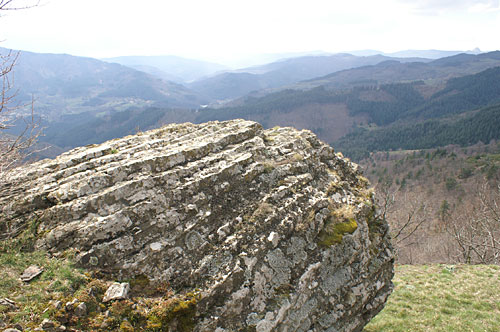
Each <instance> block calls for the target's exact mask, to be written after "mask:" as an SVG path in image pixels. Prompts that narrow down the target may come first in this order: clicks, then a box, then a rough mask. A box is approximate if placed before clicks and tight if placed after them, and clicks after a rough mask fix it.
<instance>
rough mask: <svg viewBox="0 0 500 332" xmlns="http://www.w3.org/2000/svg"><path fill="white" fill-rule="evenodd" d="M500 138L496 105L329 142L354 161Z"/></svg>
mask: <svg viewBox="0 0 500 332" xmlns="http://www.w3.org/2000/svg"><path fill="white" fill-rule="evenodd" d="M492 139H495V140H496V139H500V104H497V105H495V106H490V107H486V108H483V109H481V110H479V111H477V112H471V114H467V116H460V117H456V118H454V119H432V120H426V121H423V122H418V123H413V124H412V123H407V124H404V125H402V124H398V125H393V126H389V127H385V128H379V129H372V130H370V129H365V128H358V129H356V130H355V131H354V132H352V133H350V134H348V135H346V136H344V137H343V138H341V139H340V140H338V141H337V142H335V143H334V144H333V145H334V147H335V148H336V149H337V150H340V151H342V152H343V153H344V154H346V155H347V156H349V157H351V158H352V159H354V160H360V159H362V158H365V157H367V156H368V155H369V153H370V152H373V151H385V150H397V149H403V150H415V149H429V148H435V147H439V146H445V145H448V144H459V145H462V146H466V145H471V144H475V143H478V142H483V143H489V142H490V141H491V140H492Z"/></svg>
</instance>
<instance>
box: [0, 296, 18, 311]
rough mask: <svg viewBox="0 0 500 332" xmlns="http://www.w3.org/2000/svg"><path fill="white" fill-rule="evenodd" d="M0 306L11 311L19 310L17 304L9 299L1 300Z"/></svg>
mask: <svg viewBox="0 0 500 332" xmlns="http://www.w3.org/2000/svg"><path fill="white" fill-rule="evenodd" d="M0 305H3V306H6V307H7V308H9V310H16V309H17V305H16V302H14V301H12V300H11V299H8V298H3V299H0Z"/></svg>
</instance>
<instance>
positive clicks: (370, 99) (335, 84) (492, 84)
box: [195, 52, 500, 158]
mask: <svg viewBox="0 0 500 332" xmlns="http://www.w3.org/2000/svg"><path fill="white" fill-rule="evenodd" d="M499 66H500V52H490V53H484V54H479V55H468V54H460V55H456V56H452V57H447V58H442V59H438V60H434V61H432V62H429V63H415V62H413V63H400V62H396V61H386V62H382V63H379V64H377V65H373V66H364V67H358V68H353V69H349V70H344V71H340V72H336V73H333V74H330V75H327V76H325V77H322V78H319V79H313V80H311V81H306V82H301V83H298V84H296V85H293V86H292V87H293V89H292V88H288V89H283V90H281V91H278V92H274V93H270V94H267V95H264V96H262V97H246V98H243V99H242V100H241V101H240V102H239V103H237V104H236V105H235V106H231V107H223V108H218V109H206V110H203V111H200V112H199V113H198V114H197V116H196V119H195V121H197V122H203V121H208V120H227V119H232V118H245V119H251V120H256V121H259V122H261V123H262V124H264V126H266V127H273V126H276V125H281V126H283V125H290V126H294V127H298V128H304V129H310V130H312V131H314V132H315V133H316V134H318V135H319V137H320V138H321V139H323V140H325V141H326V142H329V143H331V144H332V145H333V146H334V147H339V148H340V150H341V151H345V152H346V153H347V154H348V155H350V156H354V157H355V158H360V157H363V156H365V155H366V154H367V153H368V152H370V151H373V149H375V150H376V149H377V146H378V147H379V148H380V149H383V147H384V146H388V145H387V144H389V142H391V144H392V145H390V148H397V147H398V144H399V146H400V147H404V146H406V144H409V143H410V142H411V141H412V140H416V138H415V136H412V137H411V139H410V138H407V139H406V140H405V138H404V135H403V133H404V130H403V131H398V130H397V129H398V128H403V127H404V126H410V127H411V128H412V129H411V130H414V131H415V130H416V129H414V128H417V127H413V126H415V125H417V124H419V123H423V122H425V121H427V122H428V121H433V122H435V121H438V122H439V123H443V121H445V122H446V121H447V122H449V123H456V121H458V120H459V118H457V116H459V117H460V116H461V114H466V113H467V112H469V111H475V110H477V109H480V108H483V107H489V106H494V105H499V104H500V97H499V96H500V90H499V89H500V84H498V82H500V68H499ZM468 73H471V74H472V75H466V74H468ZM464 75H466V76H464ZM485 112H486V111H485ZM499 112H500V107H496V108H493V109H491V110H488V111H487V112H486V113H487V116H486V115H484V116H483V115H481V116H480V117H478V118H474V119H473V120H470V121H472V122H474V123H476V124H477V122H478V121H482V122H488V121H489V122H490V123H496V122H492V120H491V119H492V117H494V116H497V117H498V118H499V119H500V113H499ZM486 113H485V114H486ZM464 116H469V115H464ZM471 116H472V115H471ZM485 119H488V120H485ZM482 122H481V123H482ZM436 123H437V122H435V123H434V125H436ZM466 123H468V122H464V124H461V123H460V124H457V125H456V126H455V127H454V126H451V127H450V128H461V129H463V128H464V126H465V124H466ZM410 127H407V129H408V130H410V129H409V128H410ZM405 128H406V127H405ZM446 128H448V127H446ZM475 128H481V126H480V125H477V126H476V127H475ZM488 128H489V127H488ZM447 130H448V131H450V130H452V129H447ZM416 131H418V130H416ZM372 133H377V135H378V136H377V137H379V139H378V140H376V141H375V142H376V143H373V144H370V145H367V143H368V142H372V140H371V137H372ZM394 133H396V134H394ZM434 134H435V132H434ZM496 134H497V132H496V131H495V132H492V134H491V135H492V136H488V137H491V138H497V139H498V138H500V136H499V137H496V136H495V135H496ZM345 135H348V136H345ZM391 135H396V136H391ZM397 135H403V136H401V137H399V136H397ZM448 135H451V134H448ZM343 136H344V138H342V137H343ZM387 137H392V138H393V139H388V140H385V139H386V138H387ZM449 137H451V136H447V138H446V139H445V138H443V139H442V140H434V141H432V144H431V143H425V144H427V145H424V143H422V146H427V147H429V146H431V147H435V144H439V142H446V144H451V143H452V142H453V139H450V138H449ZM454 137H455V138H456V139H455V142H456V144H461V142H462V140H461V139H459V137H462V136H461V134H460V133H457V135H456V136H454ZM479 137H480V135H479V132H475V134H473V135H471V137H470V139H468V142H469V141H473V140H474V139H477V140H479ZM398 142H399V143H398ZM426 142H427V141H426ZM428 142H431V140H430V138H429V140H428ZM382 143H384V144H386V145H383V144H382ZM433 144H434V146H432V145H433Z"/></svg>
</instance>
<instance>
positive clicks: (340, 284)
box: [0, 120, 393, 332]
mask: <svg viewBox="0 0 500 332" xmlns="http://www.w3.org/2000/svg"><path fill="white" fill-rule="evenodd" d="M367 186H368V183H367V181H366V179H364V178H363V177H362V176H361V174H360V173H359V172H358V171H357V167H356V165H354V164H352V163H350V162H349V161H347V160H346V159H343V158H342V157H341V156H340V155H336V154H335V153H334V151H333V149H332V148H331V147H330V146H328V145H326V144H324V143H322V142H321V141H319V140H318V139H317V138H316V136H315V135H314V134H312V133H311V132H309V131H297V130H295V129H292V128H274V129H269V130H263V129H262V127H261V126H260V125H259V124H257V123H254V122H250V121H243V120H234V121H228V122H210V123H206V124H201V125H193V124H179V125H168V126H165V127H163V128H160V129H157V130H152V131H148V132H145V133H141V134H138V135H134V136H128V137H124V138H122V139H116V140H112V141H109V142H106V143H103V144H100V145H95V146H88V147H82V148H77V149H74V150H72V151H70V152H68V153H65V154H63V155H61V156H60V157H58V158H57V159H55V160H45V161H41V162H38V163H36V164H34V165H30V166H28V167H24V168H19V169H16V170H15V171H13V172H11V173H9V174H8V175H7V183H5V184H2V185H1V187H0V194H1V195H0V206H2V213H3V217H2V218H3V219H4V222H3V223H1V226H0V227H1V228H2V229H1V230H0V232H1V233H4V234H6V233H9V232H11V234H14V233H15V232H16V230H19V229H22V228H23V227H28V226H30V227H33V225H35V226H36V227H38V234H39V239H38V241H37V247H38V248H40V249H45V250H48V251H50V252H60V251H64V250H66V249H69V248H75V249H76V250H78V251H79V256H78V257H79V263H80V264H82V265H83V266H85V267H87V268H91V269H100V270H106V271H108V272H110V273H112V274H114V276H115V277H116V278H117V279H126V278H133V277H134V276H138V275H145V276H147V277H148V278H150V279H154V280H164V281H168V282H169V284H170V285H171V286H172V287H173V289H174V290H175V291H176V292H177V293H178V294H184V293H188V292H196V293H197V294H198V295H199V298H200V299H199V301H198V302H197V305H196V314H195V315H194V318H193V319H194V320H195V328H194V330H195V331H217V332H224V331H258V332H268V331H283V332H284V331H304V332H305V331H310V332H314V331H329V332H333V331H360V330H361V329H362V328H363V326H364V325H365V324H366V323H367V322H368V321H369V320H370V319H371V317H373V316H374V315H375V314H376V313H378V312H379V311H380V310H381V309H382V307H383V305H384V303H385V301H386V298H387V296H388V295H389V294H390V292H391V289H392V283H391V278H392V276H393V256H392V249H391V247H390V243H389V239H388V232H387V225H386V224H385V222H382V221H381V220H378V219H377V218H376V217H375V207H374V202H373V195H372V192H371V191H370V190H369V188H368V187H367Z"/></svg>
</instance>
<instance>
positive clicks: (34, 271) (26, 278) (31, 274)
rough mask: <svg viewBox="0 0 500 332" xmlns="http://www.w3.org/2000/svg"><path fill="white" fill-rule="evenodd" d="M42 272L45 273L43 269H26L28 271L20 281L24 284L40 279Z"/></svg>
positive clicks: (22, 275)
mask: <svg viewBox="0 0 500 332" xmlns="http://www.w3.org/2000/svg"><path fill="white" fill-rule="evenodd" d="M42 272H43V267H39V266H36V265H31V266H29V267H28V268H26V270H24V272H23V273H22V274H21V276H20V277H19V279H21V280H22V281H24V282H29V281H31V280H33V279H35V278H36V277H38V276H39V275H40V274H42Z"/></svg>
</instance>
